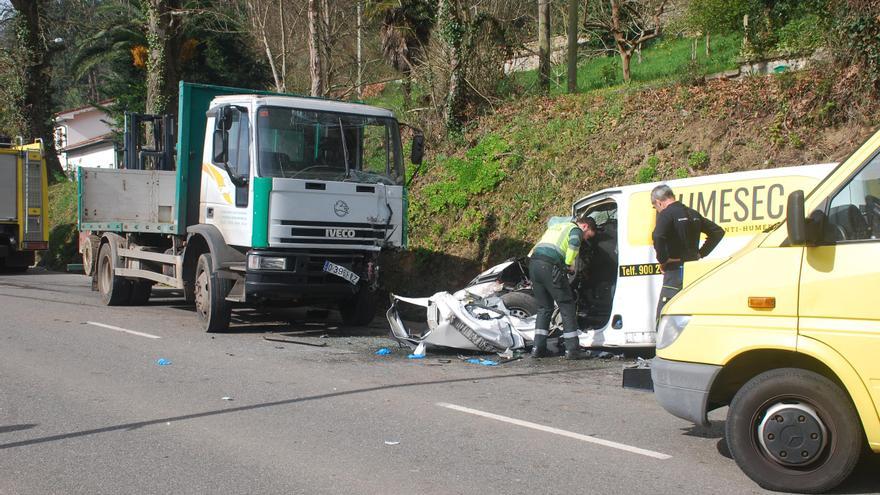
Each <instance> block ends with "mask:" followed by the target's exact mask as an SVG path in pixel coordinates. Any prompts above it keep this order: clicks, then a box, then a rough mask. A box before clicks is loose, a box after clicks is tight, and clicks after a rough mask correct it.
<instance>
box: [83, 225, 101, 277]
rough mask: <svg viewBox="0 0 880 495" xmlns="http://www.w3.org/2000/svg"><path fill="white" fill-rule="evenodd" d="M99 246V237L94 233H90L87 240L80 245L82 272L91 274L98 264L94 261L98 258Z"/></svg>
mask: <svg viewBox="0 0 880 495" xmlns="http://www.w3.org/2000/svg"><path fill="white" fill-rule="evenodd" d="M100 246H101V239H100V238H98V236H96V235H90V236H89V237H88V240H87V241H86V243H85V244H83V246H82V262H83V273H85V274H86V275H87V276H90V277H91V276H92V275H94V273H95V268H96V267H97V266H98V264H97V263H96V261H97V259H98V249H99V248H100Z"/></svg>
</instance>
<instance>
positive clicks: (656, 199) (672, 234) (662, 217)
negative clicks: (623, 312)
mask: <svg viewBox="0 0 880 495" xmlns="http://www.w3.org/2000/svg"><path fill="white" fill-rule="evenodd" d="M651 204H652V205H653V206H654V209H655V210H657V224H656V226H655V227H654V234H653V237H654V252H655V253H656V255H657V262H659V263H660V271H662V272H663V288H662V289H661V290H660V300H659V301H658V302H657V319H658V320H659V319H660V311H661V310H662V309H663V306H664V305H666V301H668V300H670V299H672V296H674V295H676V294H678V291H680V290H681V284H682V267H683V265H684V262H685V261H695V260H698V259H700V258H705V257H706V256H708V255H709V253H711V252H712V250H713V249H715V246H717V245H718V243H719V242H721V239H722V238H723V237H724V229H722V228H721V227H719V226H718V225H717V224H716V223H715V222H713V221H711V220H709V219H706V218H704V217H703V215H700V213H699V212H697V211H696V210H694V209H693V208H688V207H687V206H685V205H683V204H681V202H679V201H677V200H676V199H675V194H673V192H672V189H671V188H670V187H669V186H667V185H665V184H664V185H659V186H657V187H655V188H654V190H652V191H651ZM701 233H703V234H706V242H704V243H703V245H702V246H700V234H701Z"/></svg>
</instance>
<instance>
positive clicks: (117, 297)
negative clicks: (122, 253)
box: [95, 244, 131, 306]
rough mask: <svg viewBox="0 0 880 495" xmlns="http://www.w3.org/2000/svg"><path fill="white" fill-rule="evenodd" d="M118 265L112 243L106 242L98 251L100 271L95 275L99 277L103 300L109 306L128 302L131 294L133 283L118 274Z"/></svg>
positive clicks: (99, 289)
mask: <svg viewBox="0 0 880 495" xmlns="http://www.w3.org/2000/svg"><path fill="white" fill-rule="evenodd" d="M116 266H117V259H116V258H115V257H114V256H113V250H112V249H111V248H110V244H104V245H103V246H101V250H100V251H99V253H98V271H97V272H96V273H95V275H96V277H97V279H98V292H100V293H101V300H102V301H104V304H106V305H107V306H121V305H123V304H125V303H127V302H128V300H129V297H130V296H131V283H129V281H128V280H126V279H124V278H122V277H118V276H116V274H115V273H114V267H116Z"/></svg>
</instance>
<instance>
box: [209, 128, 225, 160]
mask: <svg viewBox="0 0 880 495" xmlns="http://www.w3.org/2000/svg"><path fill="white" fill-rule="evenodd" d="M211 156H212V158H213V161H214V163H217V164H225V163H226V162H228V161H229V133H228V132H226V131H225V130H223V129H214V142H213V148H212V153H211Z"/></svg>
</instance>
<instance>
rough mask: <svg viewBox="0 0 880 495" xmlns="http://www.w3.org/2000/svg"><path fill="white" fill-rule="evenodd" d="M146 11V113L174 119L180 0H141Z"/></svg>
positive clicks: (176, 90)
mask: <svg viewBox="0 0 880 495" xmlns="http://www.w3.org/2000/svg"><path fill="white" fill-rule="evenodd" d="M144 7H145V8H146V11H147V53H148V56H147V105H146V106H147V108H146V110H147V113H152V114H159V115H162V114H171V115H173V116H174V117H175V118H177V94H178V83H179V80H180V46H181V44H182V36H181V27H180V24H181V22H180V19H179V17H177V16H175V15H173V14H172V12H174V11H175V10H178V9H179V8H180V0H144Z"/></svg>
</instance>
